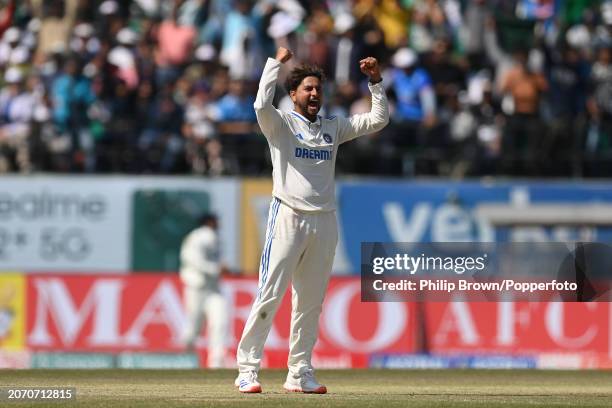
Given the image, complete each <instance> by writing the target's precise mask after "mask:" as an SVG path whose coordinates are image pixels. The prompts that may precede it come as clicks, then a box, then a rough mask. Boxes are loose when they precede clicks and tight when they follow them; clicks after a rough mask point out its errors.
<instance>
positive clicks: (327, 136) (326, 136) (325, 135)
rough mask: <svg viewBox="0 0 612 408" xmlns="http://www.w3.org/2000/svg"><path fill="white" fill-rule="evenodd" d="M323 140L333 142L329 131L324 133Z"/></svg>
mask: <svg viewBox="0 0 612 408" xmlns="http://www.w3.org/2000/svg"><path fill="white" fill-rule="evenodd" d="M323 140H325V142H326V143H331V142H332V137H331V135H330V134H329V133H323Z"/></svg>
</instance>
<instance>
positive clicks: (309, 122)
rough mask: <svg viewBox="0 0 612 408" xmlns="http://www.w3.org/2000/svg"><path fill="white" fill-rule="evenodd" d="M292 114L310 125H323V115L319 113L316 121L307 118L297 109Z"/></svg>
mask: <svg viewBox="0 0 612 408" xmlns="http://www.w3.org/2000/svg"><path fill="white" fill-rule="evenodd" d="M291 114H292V115H293V116H295V117H296V118H298V119H300V120H301V121H302V122H304V123H306V124H307V125H308V126H310V125H317V126H321V115H317V120H315V121H314V122H311V121H309V120H308V119H306V117H304V116H303V115H301V114H300V113H297V112H296V111H291Z"/></svg>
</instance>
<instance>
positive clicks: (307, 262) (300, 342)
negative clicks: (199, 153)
mask: <svg viewBox="0 0 612 408" xmlns="http://www.w3.org/2000/svg"><path fill="white" fill-rule="evenodd" d="M291 57H292V53H291V51H289V50H287V49H285V48H282V47H280V48H279V49H278V50H277V54H276V59H272V58H268V60H267V62H266V65H265V68H264V71H263V73H262V76H261V81H260V83H259V90H258V92H257V98H256V100H255V104H254V107H255V113H256V114H257V121H258V123H259V126H260V127H261V130H262V131H263V134H264V135H265V137H266V139H267V140H268V144H269V146H270V153H271V156H272V164H273V171H272V178H273V184H274V188H273V191H272V202H271V203H270V210H269V214H268V227H267V232H266V241H265V245H264V249H263V253H262V255H261V262H260V268H259V288H258V293H257V297H256V299H255V302H254V304H253V308H252V309H251V313H250V314H249V317H248V319H247V322H246V325H245V328H244V332H243V333H242V339H241V340H240V344H239V345H238V352H237V359H238V368H239V375H238V377H237V378H236V381H235V385H236V386H237V387H238V388H239V390H240V391H241V392H245V393H258V392H261V384H260V383H259V381H258V379H257V372H258V371H259V368H260V364H261V359H262V354H263V348H264V343H265V341H266V338H267V336H268V333H269V331H270V328H271V326H272V321H273V319H274V315H275V314H276V311H277V309H278V306H279V305H280V303H281V300H282V298H283V295H284V294H285V291H286V289H287V285H288V284H289V281H290V280H291V281H292V298H291V303H292V313H291V333H290V339H289V343H290V344H289V359H288V362H287V365H288V368H289V373H288V375H287V380H286V381H285V384H284V388H285V389H286V390H288V391H296V392H305V393H316V394H324V393H326V392H327V388H326V387H325V386H324V385H322V384H319V383H318V382H317V380H316V379H315V377H314V373H313V367H312V364H311V356H312V349H313V347H314V345H315V342H316V340H317V334H318V325H319V315H320V314H321V308H322V304H323V298H324V295H325V290H326V288H327V283H328V281H329V276H330V273H331V268H332V264H333V260H334V252H335V249H336V242H337V240H338V230H337V223H336V211H335V210H336V203H335V182H334V171H335V170H334V168H335V163H336V155H337V153H338V147H339V146H340V144H342V143H344V142H347V141H349V140H351V139H354V138H356V137H358V136H361V135H365V134H368V133H372V132H376V131H379V130H381V129H382V128H383V127H384V126H385V125H386V124H387V123H388V121H389V109H388V104H387V98H386V95H385V91H384V88H383V84H382V77H381V73H380V68H379V66H378V61H376V59H375V58H372V57H368V58H365V59H363V60H361V61H359V66H360V68H361V72H363V73H364V74H365V75H367V76H369V88H370V92H371V93H372V107H371V111H370V112H369V113H364V114H360V115H354V116H351V117H350V118H348V119H347V118H340V117H335V116H332V117H328V118H322V117H321V116H319V115H318V112H319V110H320V109H321V105H322V103H323V81H324V79H325V77H324V74H323V72H322V71H321V69H319V68H318V67H315V66H308V65H301V66H298V67H296V68H294V69H293V70H292V71H291V72H290V74H289V76H288V78H287V81H286V88H287V91H288V92H289V96H290V97H291V100H292V101H293V104H294V108H293V111H292V112H281V111H280V110H278V109H276V108H275V107H274V106H273V105H272V99H273V98H274V90H275V87H276V81H277V78H278V73H279V70H280V69H281V66H282V65H283V64H284V63H285V62H287V61H289V60H290V59H291Z"/></svg>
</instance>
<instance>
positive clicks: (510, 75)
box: [500, 49, 548, 175]
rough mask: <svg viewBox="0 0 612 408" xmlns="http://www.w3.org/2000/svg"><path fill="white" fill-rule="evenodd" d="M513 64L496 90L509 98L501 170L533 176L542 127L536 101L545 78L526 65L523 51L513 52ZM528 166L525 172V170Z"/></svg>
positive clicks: (538, 102) (546, 86) (542, 88)
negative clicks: (510, 102)
mask: <svg viewBox="0 0 612 408" xmlns="http://www.w3.org/2000/svg"><path fill="white" fill-rule="evenodd" d="M514 59H515V63H514V66H513V67H512V68H510V69H509V70H508V71H507V72H506V73H505V75H504V76H503V77H502V78H501V85H500V91H501V93H503V94H507V95H509V96H510V97H511V98H512V104H513V109H512V113H511V114H509V115H508V117H507V121H506V126H505V128H504V135H503V154H504V157H503V161H504V162H503V163H502V166H503V168H502V171H504V172H510V173H511V174H525V171H527V172H528V174H530V175H535V171H536V169H535V165H536V162H535V160H534V159H535V157H542V153H543V151H542V147H543V144H544V143H545V140H544V139H543V134H544V128H543V126H542V121H541V119H540V111H539V109H540V100H541V98H542V94H543V92H545V91H546V90H547V89H548V82H547V81H546V78H544V76H543V75H542V74H540V73H538V72H534V71H533V70H532V69H530V67H529V66H528V64H527V51H526V50H520V49H519V50H517V51H516V52H515V54H514ZM526 166H527V167H529V168H528V169H527V168H525V167H526Z"/></svg>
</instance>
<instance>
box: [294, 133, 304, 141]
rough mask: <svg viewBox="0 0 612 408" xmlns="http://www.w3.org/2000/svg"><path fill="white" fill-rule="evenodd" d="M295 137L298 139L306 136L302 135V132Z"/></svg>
mask: <svg viewBox="0 0 612 408" xmlns="http://www.w3.org/2000/svg"><path fill="white" fill-rule="evenodd" d="M295 137H296V138H297V139H300V140H304V137H303V136H302V134H301V133H298V134H297V135H295Z"/></svg>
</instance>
